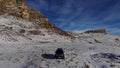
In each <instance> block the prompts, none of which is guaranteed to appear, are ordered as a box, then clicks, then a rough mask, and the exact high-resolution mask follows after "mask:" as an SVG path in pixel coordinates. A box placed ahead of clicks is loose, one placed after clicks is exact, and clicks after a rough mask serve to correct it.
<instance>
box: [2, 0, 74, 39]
mask: <svg viewBox="0 0 120 68" xmlns="http://www.w3.org/2000/svg"><path fill="white" fill-rule="evenodd" d="M0 9H1V10H0V15H4V14H8V15H11V16H15V17H19V18H22V19H26V20H29V21H32V22H33V23H34V25H36V26H37V27H38V28H39V29H40V28H45V29H48V30H49V31H51V32H54V33H56V34H59V35H62V36H68V37H71V38H74V36H72V35H70V34H69V33H68V32H66V31H64V30H62V29H60V28H58V27H57V26H55V25H54V24H52V23H51V22H50V21H49V20H48V19H47V18H46V17H45V16H44V15H43V14H41V13H40V12H39V11H37V10H35V9H33V8H30V7H29V6H27V4H26V3H25V0H0Z"/></svg>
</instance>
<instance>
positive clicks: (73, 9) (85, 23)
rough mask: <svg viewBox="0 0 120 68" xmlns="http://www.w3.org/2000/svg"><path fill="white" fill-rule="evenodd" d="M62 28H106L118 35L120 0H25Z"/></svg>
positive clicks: (70, 29) (71, 29)
mask: <svg viewBox="0 0 120 68" xmlns="http://www.w3.org/2000/svg"><path fill="white" fill-rule="evenodd" d="M26 1H27V4H28V5H29V6H31V7H33V8H34V9H36V10H39V11H40V12H41V13H42V14H44V15H45V16H46V17H47V18H48V19H49V20H50V21H51V22H52V23H54V24H55V25H56V26H58V27H60V28H61V29H63V30H69V31H73V30H86V29H98V28H106V29H107V31H108V32H109V33H111V34H117V35H120V0H26Z"/></svg>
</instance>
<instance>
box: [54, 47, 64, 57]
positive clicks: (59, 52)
mask: <svg viewBox="0 0 120 68" xmlns="http://www.w3.org/2000/svg"><path fill="white" fill-rule="evenodd" d="M55 58H56V59H65V56H64V51H63V49H62V48H57V50H56V51H55Z"/></svg>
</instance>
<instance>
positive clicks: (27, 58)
mask: <svg viewBox="0 0 120 68" xmlns="http://www.w3.org/2000/svg"><path fill="white" fill-rule="evenodd" d="M21 29H24V30H25V32H24V31H23V33H19V32H20V30H21ZM31 30H38V31H40V32H41V34H40V35H31V34H29V31H31ZM82 32H84V31H77V32H76V31H75V32H74V33H73V35H74V36H75V37H76V39H70V38H68V37H65V36H60V35H57V34H55V33H52V34H49V33H48V31H47V30H46V29H38V28H37V25H35V24H33V22H30V21H27V20H22V19H20V18H16V17H13V16H0V68H120V37H119V36H114V35H109V34H100V33H89V34H87V33H82ZM57 48H63V50H64V52H65V59H64V60H62V59H59V60H58V59H55V58H54V53H55V50H56V49H57Z"/></svg>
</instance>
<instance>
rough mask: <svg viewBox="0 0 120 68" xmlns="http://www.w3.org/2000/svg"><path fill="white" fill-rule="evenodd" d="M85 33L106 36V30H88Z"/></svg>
mask: <svg viewBox="0 0 120 68" xmlns="http://www.w3.org/2000/svg"><path fill="white" fill-rule="evenodd" d="M85 33H103V34H106V33H107V32H106V30H105V29H96V30H88V31H86V32H85Z"/></svg>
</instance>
